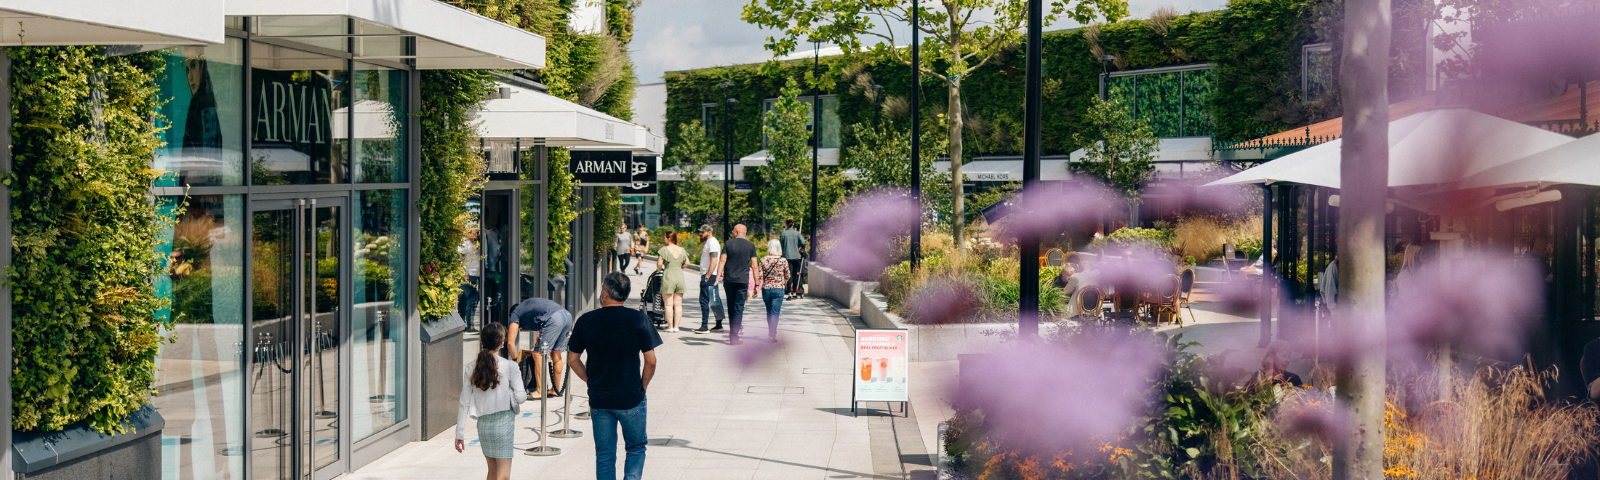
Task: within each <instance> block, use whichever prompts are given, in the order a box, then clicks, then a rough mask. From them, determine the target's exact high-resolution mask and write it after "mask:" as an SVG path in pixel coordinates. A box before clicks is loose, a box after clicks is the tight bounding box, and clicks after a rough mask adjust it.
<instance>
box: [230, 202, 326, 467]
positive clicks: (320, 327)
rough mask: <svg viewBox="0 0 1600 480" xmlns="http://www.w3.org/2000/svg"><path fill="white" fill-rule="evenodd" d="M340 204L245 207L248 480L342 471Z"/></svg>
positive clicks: (261, 203)
mask: <svg viewBox="0 0 1600 480" xmlns="http://www.w3.org/2000/svg"><path fill="white" fill-rule="evenodd" d="M345 202H346V200H345V199H344V198H296V199H285V200H264V201H257V202H253V203H252V205H251V222H252V223H251V245H250V248H251V275H250V282H251V310H250V336H249V339H250V341H251V344H252V346H253V348H252V356H251V360H252V364H251V370H252V371H251V372H250V376H251V378H250V380H249V381H250V382H251V385H250V409H251V410H250V412H251V413H250V430H251V432H252V433H253V435H252V437H253V438H252V442H253V445H252V447H251V459H250V460H251V471H252V474H253V475H251V477H252V478H254V479H257V480H271V479H276V480H301V479H312V480H320V479H324V478H331V477H333V476H334V475H337V474H338V473H343V472H344V470H345V468H344V467H345V465H344V464H345V463H347V462H344V461H343V460H344V455H343V454H342V453H343V443H344V441H343V439H344V438H345V437H344V435H343V433H344V432H343V430H342V426H341V423H340V419H341V417H342V413H343V412H344V409H342V408H341V405H343V402H341V401H340V400H341V398H342V396H343V391H342V389H341V388H340V381H339V380H340V378H339V376H340V372H342V371H343V368H342V363H343V362H342V361H341V353H342V352H341V347H342V346H343V344H344V338H345V336H346V335H345V334H344V332H343V329H342V328H341V325H343V323H344V321H343V320H344V315H343V312H344V309H343V308H342V307H343V305H344V302H345V301H346V299H345V298H344V296H343V293H342V292H343V291H344V289H343V288H341V285H342V283H343V279H344V277H343V275H344V270H345V269H344V268H343V267H344V264H345V263H347V262H345V261H344V255H343V251H344V249H343V248H342V246H343V245H344V244H345V243H344V242H343V240H342V239H343V238H345V237H346V236H347V235H348V232H346V231H345V230H346V228H347V226H346V225H345V223H346V222H345V221H344V218H345Z"/></svg>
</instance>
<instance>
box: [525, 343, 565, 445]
mask: <svg viewBox="0 0 1600 480" xmlns="http://www.w3.org/2000/svg"><path fill="white" fill-rule="evenodd" d="M538 368H539V378H541V379H544V381H542V382H539V386H540V387H541V389H543V388H549V386H550V374H549V371H548V370H549V369H548V368H547V367H545V365H544V357H543V355H541V356H540V357H539V365H538ZM549 413H550V399H549V396H548V395H545V394H544V392H543V391H541V392H539V446H537V447H533V448H530V449H528V452H527V453H524V454H523V455H529V456H534V457H549V456H554V455H560V454H561V449H559V448H556V447H552V446H550V445H549V443H550V434H549V433H546V432H545V430H546V425H549V424H550V422H547V421H545V416H546V415H548V414H549Z"/></svg>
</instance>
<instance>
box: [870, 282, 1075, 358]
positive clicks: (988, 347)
mask: <svg viewBox="0 0 1600 480" xmlns="http://www.w3.org/2000/svg"><path fill="white" fill-rule="evenodd" d="M857 303H858V304H860V305H861V320H862V321H863V322H865V323H866V324H867V327H868V328H898V329H905V330H910V331H911V332H912V333H911V339H910V348H911V352H910V355H911V358H910V361H913V362H933V361H941V360H955V359H956V357H957V356H959V355H963V354H969V353H986V352H989V351H992V350H994V349H995V348H998V347H999V346H1000V345H1001V344H1002V343H1005V341H1006V339H1005V336H1002V335H1001V333H1002V332H1007V331H1011V332H1014V331H1015V330H1016V329H1017V326H1016V324H1014V323H960V324H952V325H916V324H912V323H909V322H906V320H905V319H903V318H900V316H899V315H895V314H893V313H890V312H889V301H888V300H887V299H885V298H884V297H883V295H882V294H879V293H877V292H870V291H868V292H861V294H860V295H859V299H858V300H857ZM1057 327H1058V325H1056V324H1054V323H1042V324H1040V325H1039V333H1041V334H1050V333H1054V332H1055V329H1056V328H1057Z"/></svg>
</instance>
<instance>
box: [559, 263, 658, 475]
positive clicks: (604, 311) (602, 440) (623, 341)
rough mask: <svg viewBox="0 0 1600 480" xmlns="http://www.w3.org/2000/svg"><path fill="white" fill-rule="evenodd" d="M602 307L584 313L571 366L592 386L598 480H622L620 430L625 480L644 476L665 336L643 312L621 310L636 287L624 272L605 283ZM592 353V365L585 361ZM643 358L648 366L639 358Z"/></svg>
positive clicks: (572, 343)
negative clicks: (649, 396) (650, 398)
mask: <svg viewBox="0 0 1600 480" xmlns="http://www.w3.org/2000/svg"><path fill="white" fill-rule="evenodd" d="M600 284H601V288H602V290H603V293H602V294H601V295H600V304H601V305H602V306H601V308H599V309H597V310H594V311H591V312H589V313H585V314H583V316H581V317H578V321H577V322H576V324H575V325H573V327H572V338H571V339H570V340H568V342H567V344H568V346H569V347H570V348H571V350H569V351H568V352H567V364H568V365H572V373H573V374H574V375H577V376H578V378H579V379H582V380H583V381H584V382H585V383H588V384H589V418H590V419H591V421H592V422H593V424H594V452H595V478H596V479H598V480H616V479H617V429H618V427H619V426H620V427H621V429H622V440H623V445H624V450H625V451H627V460H626V461H625V463H624V466H623V470H622V472H623V477H622V478H624V479H625V480H640V478H642V477H643V476H644V449H645V442H646V441H647V437H646V435H645V395H644V393H645V390H646V389H648V388H650V378H651V377H654V376H655V374H656V352H655V348H656V347H659V346H661V336H660V335H659V334H657V333H656V329H655V328H652V327H651V326H650V319H649V318H647V317H645V315H644V314H643V313H640V312H639V311H638V310H634V309H631V308H628V307H624V306H622V304H623V302H626V301H627V300H628V292H629V291H631V288H632V286H631V285H630V284H629V282H628V276H627V275H624V274H623V273H622V272H611V273H608V274H606V276H605V278H604V279H602V280H601V282H600ZM585 352H588V354H589V359H588V362H584V361H583V360H582V357H581V356H582V355H583V353H585ZM641 357H643V359H644V361H643V367H642V368H641V366H640V358H641Z"/></svg>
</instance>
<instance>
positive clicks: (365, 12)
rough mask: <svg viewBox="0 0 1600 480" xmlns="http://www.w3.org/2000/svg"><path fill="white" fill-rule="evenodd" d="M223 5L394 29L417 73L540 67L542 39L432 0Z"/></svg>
mask: <svg viewBox="0 0 1600 480" xmlns="http://www.w3.org/2000/svg"><path fill="white" fill-rule="evenodd" d="M0 1H6V0H0ZM163 1H170V0H163ZM225 1H226V2H227V14H228V15H230V16H326V15H338V16H345V17H350V18H355V19H359V20H365V21H367V22H371V23H374V24H377V25H379V26H382V27H387V28H392V29H394V30H398V31H399V32H395V33H391V34H390V35H395V34H400V35H410V36H415V37H416V39H417V51H416V56H415V57H414V58H416V61H417V68H418V69H421V70H450V69H489V68H544V66H545V55H544V50H545V39H544V37H541V36H539V35H536V34H534V33H532V32H528V31H525V30H522V29H520V28H517V27H513V26H511V25H507V24H505V23H502V22H499V21H496V20H492V19H490V18H488V17H484V16H482V15H478V14H476V13H472V12H468V11H466V10H462V9H460V8H456V7H454V6H450V5H446V4H444V3H441V2H437V1H434V0H225ZM366 58H384V59H390V60H400V59H403V58H408V57H403V56H400V57H396V56H384V57H366Z"/></svg>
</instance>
